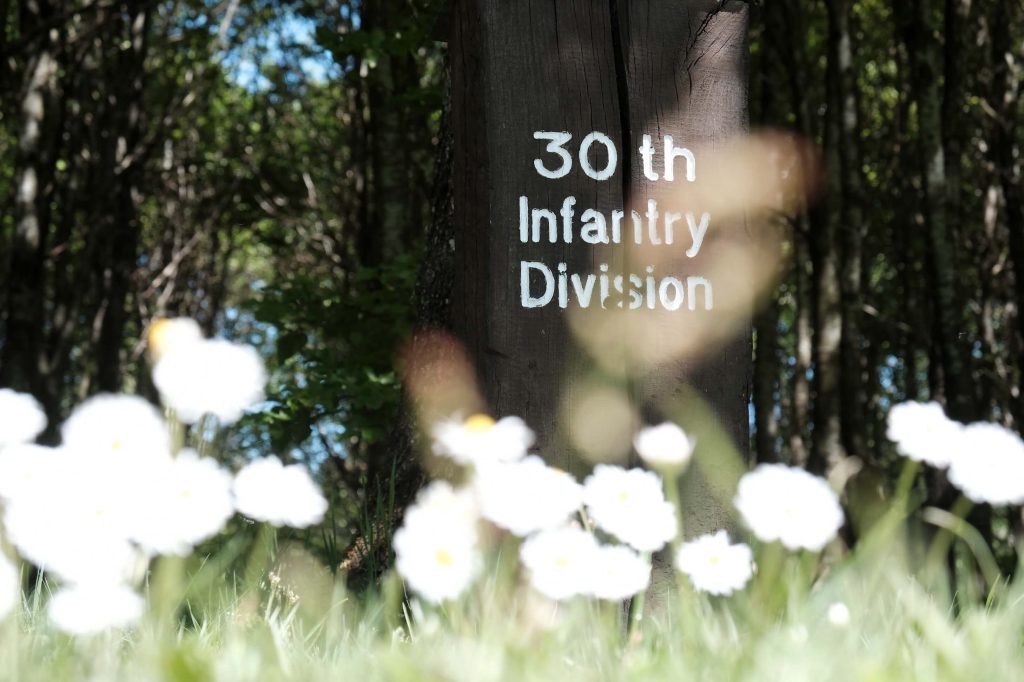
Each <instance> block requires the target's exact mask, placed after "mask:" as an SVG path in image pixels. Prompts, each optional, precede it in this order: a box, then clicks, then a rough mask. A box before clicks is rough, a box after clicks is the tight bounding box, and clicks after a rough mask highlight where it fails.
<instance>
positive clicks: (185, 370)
mask: <svg viewBox="0 0 1024 682" xmlns="http://www.w3.org/2000/svg"><path fill="white" fill-rule="evenodd" d="M153 383H154V384H155V385H156V387H157V389H159V391H160V396H161V398H162V399H163V402H164V404H165V405H166V406H167V407H169V408H171V409H173V410H174V412H175V415H176V416H177V418H178V419H180V420H181V421H183V422H185V423H186V424H195V423H196V422H198V421H199V420H200V419H202V417H203V416H204V415H206V414H211V415H213V416H215V417H217V419H219V420H220V422H221V423H222V424H232V423H234V422H236V421H238V420H239V419H240V418H241V417H242V414H243V413H244V412H245V410H246V409H247V408H249V407H252V406H253V405H255V404H256V403H258V402H260V401H261V400H263V389H264V387H265V386H266V383H267V373H266V369H264V366H263V359H262V358H260V355H259V353H257V352H256V350H255V349H254V348H251V347H250V346H243V345H240V344H235V343H231V342H229V341H225V340H223V339H210V340H199V341H193V342H191V343H188V342H185V343H175V344H174V345H172V346H171V347H170V348H168V349H167V351H166V352H165V353H164V354H163V355H162V356H161V357H160V359H159V360H158V361H157V363H156V366H155V367H154V368H153Z"/></svg>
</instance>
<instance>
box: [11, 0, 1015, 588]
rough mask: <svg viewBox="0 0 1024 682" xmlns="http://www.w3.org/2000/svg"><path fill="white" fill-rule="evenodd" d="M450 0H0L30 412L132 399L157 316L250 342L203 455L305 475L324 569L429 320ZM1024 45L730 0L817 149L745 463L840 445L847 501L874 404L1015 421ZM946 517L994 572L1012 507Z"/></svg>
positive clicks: (966, 15) (753, 94) (850, 14)
mask: <svg viewBox="0 0 1024 682" xmlns="http://www.w3.org/2000/svg"><path fill="white" fill-rule="evenodd" d="M448 10H449V8H448V7H447V3H446V2H443V1H442V0H375V1H371V2H365V3H364V2H340V1H338V0H282V1H273V0H249V1H246V2H241V1H240V0H222V1H219V2H218V1H215V0H174V1H167V0H164V1H159V0H0V159H2V161H0V201H2V202H3V207H4V208H3V211H2V212H0V386H10V387H13V388H16V389H18V390H22V391H28V392H30V393H32V394H33V395H35V396H36V398H37V399H38V400H39V401H40V402H41V403H42V404H43V406H44V407H45V409H46V411H47V413H48V415H49V417H50V423H51V424H59V423H60V422H61V420H62V419H63V418H64V417H66V415H67V413H68V412H69V410H70V409H71V407H72V406H73V405H74V404H77V403H78V402H80V401H81V400H82V399H83V398H85V397H87V396H89V395H92V394H95V393H98V392H115V391H121V390H127V391H129V392H137V393H140V394H143V395H148V396H151V397H155V396H154V389H153V387H152V385H151V384H150V380H149V374H148V370H147V367H146V362H145V348H144V346H145V334H146V330H147V328H148V326H149V325H150V323H151V322H152V321H153V320H155V319H158V318H161V317H168V316H189V317H193V318H195V319H197V320H198V321H200V323H201V324H202V325H203V327H204V328H205V330H206V332H207V333H209V334H219V335H225V336H228V337H231V338H234V339H238V340H243V341H246V342H249V343H253V344H256V345H257V346H258V347H259V348H260V349H261V350H262V352H263V353H264V355H265V357H266V358H267V360H268V363H269V365H270V367H271V369H272V383H271V386H270V388H269V391H268V396H267V400H266V402H265V403H264V405H263V406H262V408H261V409H260V410H258V411H256V412H255V413H254V414H252V415H250V416H249V417H247V418H246V419H245V420H244V421H243V422H242V423H240V424H239V425H238V426H236V427H235V428H234V429H232V430H230V431H227V432H225V434H224V435H223V436H221V437H222V438H223V439H225V442H224V443H222V445H223V446H224V447H222V448H220V451H222V452H227V453H233V454H232V456H233V457H238V458H245V457H246V456H248V455H251V454H256V453H259V454H269V453H274V454H278V455H281V456H283V457H284V458H286V459H291V460H293V461H301V462H304V463H306V464H308V465H310V467H311V468H312V469H313V470H314V471H315V472H316V474H317V476H318V477H319V479H320V481H321V484H322V486H323V488H324V490H325V492H326V493H327V494H328V496H329V497H330V498H331V502H332V513H331V514H330V515H329V516H328V519H327V521H325V524H324V526H323V527H321V528H317V529H314V530H312V531H310V532H309V535H308V536H307V537H306V539H307V540H308V541H309V542H310V543H311V544H313V545H315V546H316V547H317V548H318V550H319V552H320V553H321V554H322V555H323V558H324V559H325V560H326V561H328V562H329V564H330V565H333V566H338V565H340V564H341V563H342V562H343V561H344V559H345V554H346V550H347V548H348V547H350V545H351V544H352V542H353V541H354V540H355V539H356V538H357V537H359V536H360V535H365V533H366V531H367V528H368V525H369V524H368V519H370V518H372V517H373V516H374V514H375V512H374V510H375V509H379V506H380V498H381V495H382V494H384V495H386V494H387V487H388V485H389V480H390V477H391V476H392V474H393V472H394V471H395V470H396V469H397V468H398V467H399V465H400V464H402V463H400V462H397V461H396V458H401V457H408V449H407V448H396V447H394V442H393V441H394V439H393V432H394V429H393V425H394V424H396V423H398V422H400V421H401V410H402V408H401V406H402V392H401V386H400V380H399V368H398V366H397V363H396V357H397V353H398V350H399V348H400V347H401V345H402V343H403V342H404V341H405V340H406V339H407V338H408V335H409V334H410V333H411V332H412V330H413V329H415V328H420V327H424V326H429V327H444V326H446V324H447V322H448V317H447V311H446V310H445V309H444V306H443V305H442V304H441V302H443V301H444V299H445V296H444V291H445V287H446V286H447V285H448V283H449V282H450V278H449V271H448V270H446V267H448V266H450V258H449V257H448V255H450V250H446V249H447V245H448V244H449V240H450V235H451V228H452V225H451V210H450V202H451V198H450V197H451V194H450V189H449V182H450V171H451V167H450V159H451V145H452V136H451V131H450V130H449V128H448V126H447V115H446V92H447V90H446V89H447V73H448V70H447V65H446V57H445V46H444V40H445V33H446V30H445V27H446V25H447V23H446V17H447V12H448ZM1022 36H1024V6H1022V4H1021V3H1020V2H1019V1H1017V0H990V1H989V2H970V0H907V1H906V2H891V1H890V0H820V1H816V2H808V1H805V0H767V1H766V2H764V3H754V4H752V23H751V36H750V37H751V57H752V58H751V64H750V107H751V125H752V127H754V128H760V127H774V128H783V129H788V130H791V131H794V132H796V133H798V134H800V135H802V136H804V137H806V138H808V139H811V140H814V141H815V142H816V143H817V144H818V145H819V146H820V148H821V157H822V160H823V166H824V170H825V174H824V177H825V181H824V186H823V192H822V193H821V196H820V198H819V200H818V201H817V202H816V203H814V204H813V205H812V206H811V207H810V208H809V210H807V211H806V212H803V213H800V214H794V215H790V216H782V217H781V218H780V222H781V224H782V225H783V227H784V231H783V234H784V250H785V251H786V252H787V254H788V255H789V260H788V265H787V269H786V271H785V273H784V276H783V277H782V279H781V281H780V282H779V283H778V285H777V286H776V287H775V289H774V290H773V291H772V292H770V295H768V296H767V297H766V299H765V301H764V306H763V308H762V309H761V311H760V312H759V314H758V316H757V318H756V320H755V325H754V327H755V331H754V334H755V357H754V370H753V374H752V377H751V381H752V390H751V395H752V404H751V425H752V431H751V432H752V440H751V459H752V460H756V461H782V462H786V463H791V464H796V465H801V466H806V467H808V468H809V469H811V470H813V471H816V472H827V471H828V470H830V469H834V468H835V467H837V466H841V465H843V466H846V465H849V464H850V463H851V462H852V463H854V464H855V466H854V470H856V471H857V474H856V476H855V477H854V478H853V479H852V481H851V486H850V487H849V488H848V490H847V495H853V496H858V495H860V496H865V497H868V498H870V497H872V496H878V495H880V494H881V493H880V491H883V490H886V489H890V488H891V487H892V486H893V484H894V483H895V480H894V479H895V477H896V475H897V473H898V468H899V462H897V457H896V455H895V452H894V449H893V446H892V445H891V444H890V443H889V442H888V441H887V440H886V438H885V414H886V412H887V410H888V408H889V407H890V406H891V405H893V404H895V403H897V402H899V401H903V400H938V401H940V402H942V403H943V404H944V405H945V406H946V407H947V410H948V412H949V413H950V415H951V416H953V417H955V418H957V419H960V420H962V421H974V420H993V421H997V422H1000V423H1003V424H1004V425H1006V426H1008V427H1010V428H1013V429H1016V430H1018V431H1021V432H1024V396H1022V395H1021V392H1020V385H1021V382H1022V372H1024V363H1022V358H1024V313H1022V311H1021V306H1022V305H1024V179H1022V174H1021V158H1020V148H1021V138H1022V130H1021V129H1020V127H1019V126H1018V122H1019V121H1020V118H1021V107H1020V102H1019V97H1018V95H1019V89H1020V85H1021V68H1020V64H1021V59H1022V56H1024V54H1022V53H1024V40H1022ZM55 437H56V434H55V433H49V434H47V435H46V436H45V438H49V439H51V440H52V439H54V438H55ZM402 466H404V464H402ZM927 483H928V486H929V495H930V496H931V498H932V499H933V501H934V502H937V503H940V504H948V503H949V501H950V500H951V499H952V496H953V493H952V491H951V490H950V489H949V488H948V486H947V485H945V483H944V481H943V480H941V478H940V477H935V478H934V480H929V481H928V482H927ZM975 514H976V515H980V517H979V518H973V519H972V521H973V522H974V523H975V525H976V526H977V527H979V528H980V529H981V530H982V531H983V533H984V534H985V535H986V536H987V538H988V539H989V540H990V541H992V542H993V545H994V546H995V547H996V548H997V549H999V548H1002V553H1001V556H1000V558H1001V559H1002V561H1003V563H1004V566H1005V567H1006V568H1007V569H1008V570H1009V569H1010V568H1012V567H1013V565H1014V559H1013V557H1012V550H1011V548H1012V547H1013V545H1014V544H1015V541H1016V539H1017V538H1018V536H1019V534H1020V532H1021V530H1022V523H1021V518H1020V512H1019V510H1014V511H1012V512H1011V511H1000V510H995V511H993V510H991V509H990V508H988V507H984V508H979V509H978V510H976V512H975Z"/></svg>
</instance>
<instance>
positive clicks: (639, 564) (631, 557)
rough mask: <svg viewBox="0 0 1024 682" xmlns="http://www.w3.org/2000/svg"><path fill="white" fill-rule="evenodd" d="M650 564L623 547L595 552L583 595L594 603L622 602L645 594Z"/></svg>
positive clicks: (611, 546)
mask: <svg viewBox="0 0 1024 682" xmlns="http://www.w3.org/2000/svg"><path fill="white" fill-rule="evenodd" d="M650 582H651V562H650V561H649V560H648V559H646V558H645V557H643V556H641V555H639V554H637V553H636V552H635V551H633V550H632V549H630V548H629V547H626V546H625V545H603V546H601V547H598V548H597V552H596V554H595V555H594V558H593V563H592V566H591V569H590V576H589V580H588V581H587V587H588V589H587V592H588V594H591V595H593V596H595V597H597V598H598V599H605V600H607V601H623V600H625V599H629V598H630V597H632V596H633V595H634V594H636V593H637V592H640V591H642V590H646V589H647V586H648V585H649V584H650Z"/></svg>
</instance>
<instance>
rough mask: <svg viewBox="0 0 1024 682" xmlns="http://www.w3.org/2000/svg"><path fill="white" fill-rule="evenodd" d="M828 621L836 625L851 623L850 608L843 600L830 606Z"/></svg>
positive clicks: (843, 625) (842, 625)
mask: <svg viewBox="0 0 1024 682" xmlns="http://www.w3.org/2000/svg"><path fill="white" fill-rule="evenodd" d="M827 616H828V622H829V623H831V624H832V625H835V626H836V627H839V628H841V627H845V626H847V625H849V624H850V609H848V608H847V607H846V604H844V603H843V602H841V601H837V602H834V603H833V604H831V605H830V606H829V607H828V613H827Z"/></svg>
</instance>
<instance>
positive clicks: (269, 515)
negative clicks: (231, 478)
mask: <svg viewBox="0 0 1024 682" xmlns="http://www.w3.org/2000/svg"><path fill="white" fill-rule="evenodd" d="M233 490H234V495H235V508H236V509H237V510H238V511H239V512H240V513H242V514H244V515H245V516H248V517H249V518H251V519H256V520H257V521H266V522H267V523H270V524H272V525H274V526H291V527H292V528H306V527H307V526H312V525H313V524H316V523H320V521H322V520H323V518H324V512H326V511H327V500H325V499H324V496H323V495H322V494H321V493H320V488H319V487H317V485H316V483H314V482H313V479H312V477H310V475H309V471H308V470H307V469H306V467H304V466H302V465H301V464H291V465H289V466H285V465H283V464H282V463H281V460H279V459H278V458H277V457H263V458H261V459H257V460H255V461H253V462H250V463H249V464H247V465H246V466H245V467H244V468H243V469H242V470H241V471H239V472H238V474H237V475H236V476H235V482H234V486H233Z"/></svg>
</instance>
